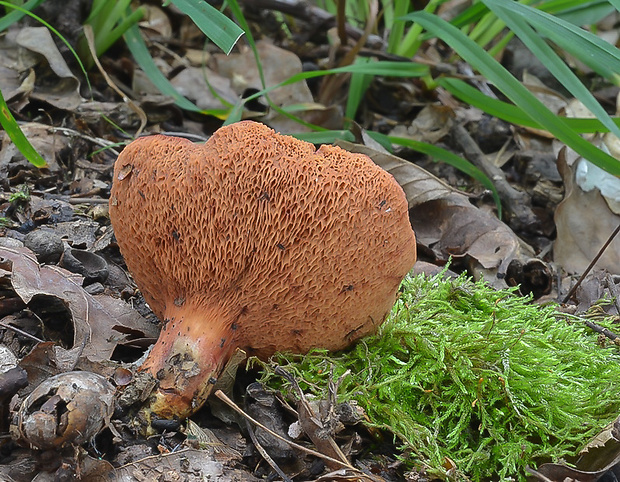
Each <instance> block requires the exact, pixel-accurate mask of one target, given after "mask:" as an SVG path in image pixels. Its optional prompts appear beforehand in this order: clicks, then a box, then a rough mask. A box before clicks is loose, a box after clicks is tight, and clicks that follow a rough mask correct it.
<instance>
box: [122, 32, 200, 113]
mask: <svg viewBox="0 0 620 482" xmlns="http://www.w3.org/2000/svg"><path fill="white" fill-rule="evenodd" d="M123 38H124V39H125V43H126V44H127V47H128V48H129V51H130V52H131V54H132V55H133V57H134V59H136V62H137V63H138V65H139V66H140V68H141V69H142V70H144V73H145V74H146V75H147V76H148V78H149V80H150V81H151V82H153V84H154V85H155V87H157V88H158V89H159V91H160V92H161V93H162V94H164V95H169V96H170V97H172V98H173V99H174V102H175V104H177V105H178V106H179V107H181V108H182V109H185V110H189V111H194V112H200V109H199V108H198V107H197V106H196V105H195V104H194V103H193V102H190V101H189V100H188V99H186V98H185V97H183V96H182V95H181V94H180V93H179V92H177V90H176V89H175V88H174V86H173V85H172V84H171V83H170V81H169V80H168V79H167V78H166V76H165V75H164V74H162V73H161V71H160V70H159V69H158V68H157V65H155V62H154V61H153V57H151V54H150V53H149V49H148V48H147V46H146V43H144V39H143V38H142V35H141V34H140V28H139V27H138V26H137V25H135V24H134V25H132V26H131V27H130V28H128V29H127V31H126V32H125V34H124V35H123Z"/></svg>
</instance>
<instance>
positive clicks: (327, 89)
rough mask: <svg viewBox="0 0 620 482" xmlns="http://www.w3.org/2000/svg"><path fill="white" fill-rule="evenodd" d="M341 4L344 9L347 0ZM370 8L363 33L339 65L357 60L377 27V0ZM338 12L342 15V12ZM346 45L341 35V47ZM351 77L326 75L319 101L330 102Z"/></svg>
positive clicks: (345, 64)
mask: <svg viewBox="0 0 620 482" xmlns="http://www.w3.org/2000/svg"><path fill="white" fill-rule="evenodd" d="M340 5H342V9H343V10H344V5H345V1H344V0H341V1H340V2H339V4H338V6H339V8H340ZM369 9H370V12H369V15H368V19H367V21H366V26H365V27H364V33H363V35H362V36H361V37H360V38H359V40H358V41H357V42H356V43H355V45H354V46H353V48H352V49H351V50H349V51H347V52H346V54H345V56H344V57H343V58H342V60H341V61H340V62H339V63H338V67H345V66H347V65H351V64H352V63H353V62H354V61H355V58H356V57H357V54H358V53H359V51H360V50H361V49H362V47H363V46H364V44H365V43H366V39H368V36H369V35H370V32H371V31H372V29H373V28H374V27H375V25H376V23H377V12H378V9H379V6H378V3H377V0H373V1H371V2H370V4H369ZM338 13H339V15H340V12H338ZM342 15H343V16H344V11H343V12H342ZM339 34H340V32H339ZM346 45H347V38H346V36H345V38H344V42H343V39H342V37H340V47H346ZM350 77H351V76H350V74H338V75H329V76H327V77H325V78H324V79H323V82H322V84H321V90H320V92H319V95H318V100H319V102H320V103H322V104H326V105H327V104H329V103H330V101H331V100H332V99H333V98H334V96H335V95H336V93H337V92H338V90H339V89H340V88H341V87H342V85H343V84H344V83H345V82H346V81H347V80H348V79H349V78H350Z"/></svg>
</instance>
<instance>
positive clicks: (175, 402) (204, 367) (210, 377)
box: [140, 306, 235, 419]
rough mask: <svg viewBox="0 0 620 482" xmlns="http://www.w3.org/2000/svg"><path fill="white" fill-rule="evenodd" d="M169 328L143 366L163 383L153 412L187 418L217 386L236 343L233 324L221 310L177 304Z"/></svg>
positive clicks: (153, 401) (168, 316)
mask: <svg viewBox="0 0 620 482" xmlns="http://www.w3.org/2000/svg"><path fill="white" fill-rule="evenodd" d="M165 323H166V324H165V327H164V329H162V331H161V333H160V335H159V339H158V340H157V343H156V344H155V345H154V346H153V348H152V350H151V352H150V353H149V355H148V357H147V358H146V360H145V361H144V363H143V364H142V366H141V367H140V370H142V371H147V372H149V373H150V374H151V375H153V377H154V378H156V379H157V380H158V382H159V386H158V388H157V389H156V390H155V391H154V392H153V394H152V398H151V402H150V404H149V407H148V412H150V413H149V414H148V415H147V416H148V418H149V419H150V418H152V417H151V414H153V415H156V416H157V417H160V418H170V419H171V418H180V419H183V418H186V417H188V416H189V415H191V414H192V413H194V412H195V411H196V410H198V409H199V408H200V407H201V406H202V405H203V403H204V402H205V400H206V399H207V397H208V396H209V394H210V393H211V390H212V389H213V385H214V383H215V382H216V381H217V378H218V377H219V375H220V373H221V372H222V370H223V369H224V365H225V364H226V362H227V361H228V359H229V358H230V356H231V355H232V353H233V351H234V349H235V344H234V342H233V335H234V330H233V328H231V326H233V324H232V322H228V321H227V317H226V316H222V314H221V313H220V311H219V310H216V309H204V308H200V309H199V308H194V307H192V306H183V307H177V306H172V307H171V308H167V309H166V317H165Z"/></svg>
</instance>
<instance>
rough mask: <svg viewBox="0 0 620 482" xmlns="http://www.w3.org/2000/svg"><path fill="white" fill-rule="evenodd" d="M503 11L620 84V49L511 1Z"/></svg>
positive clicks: (505, 5) (586, 32)
mask: <svg viewBox="0 0 620 482" xmlns="http://www.w3.org/2000/svg"><path fill="white" fill-rule="evenodd" d="M501 8H503V9H505V10H507V11H509V12H510V13H511V14H512V15H513V16H514V15H517V16H519V17H520V18H523V19H525V20H526V21H527V22H528V23H529V24H530V25H532V26H533V27H534V28H535V29H536V30H537V31H538V33H539V34H542V35H544V36H546V37H547V38H549V40H551V41H553V42H554V43H556V44H557V45H559V46H560V47H561V48H562V49H564V50H565V51H566V52H568V53H570V54H571V55H573V56H575V57H576V58H578V59H579V60H581V61H582V62H583V63H585V64H586V65H587V66H588V67H590V68H591V69H592V70H594V71H595V72H596V73H598V74H599V75H601V76H603V77H605V78H606V79H610V80H615V81H616V83H619V81H620V49H618V48H616V47H615V46H613V45H611V44H610V43H608V42H606V41H605V40H603V39H601V38H599V37H597V36H596V35H594V34H592V33H590V32H588V31H587V30H584V29H582V28H579V27H577V26H575V25H573V24H572V23H570V22H567V21H565V20H562V19H561V18H558V17H557V16H553V15H550V14H548V13H546V12H542V11H540V10H537V9H534V8H529V7H526V6H524V5H519V4H518V3H512V2H505V3H504V2H502V3H501Z"/></svg>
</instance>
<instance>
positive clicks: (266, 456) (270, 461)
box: [245, 419, 293, 482]
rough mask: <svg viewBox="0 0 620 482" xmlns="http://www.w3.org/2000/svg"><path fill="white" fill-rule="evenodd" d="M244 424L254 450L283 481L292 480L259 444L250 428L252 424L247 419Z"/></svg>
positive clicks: (289, 481) (288, 481) (290, 481)
mask: <svg viewBox="0 0 620 482" xmlns="http://www.w3.org/2000/svg"><path fill="white" fill-rule="evenodd" d="M245 426H246V428H247V430H248V433H249V434H250V438H251V439H252V443H253V444H254V446H255V447H256V450H258V452H259V453H260V454H261V456H262V457H263V459H265V461H266V462H267V463H268V464H269V465H270V467H271V468H272V469H273V470H275V471H276V472H277V474H278V475H279V476H280V477H281V478H282V480H283V481H284V482H293V481H292V480H291V479H289V478H288V477H287V475H286V474H285V473H284V471H283V470H282V469H281V468H280V467H278V464H276V462H275V461H274V460H273V459H272V458H271V457H270V456H269V454H268V453H267V451H266V450H265V449H264V448H263V446H262V445H261V444H260V442H259V441H258V438H257V437H256V434H255V433H254V429H253V428H252V424H251V423H250V421H249V420H247V419H246V421H245Z"/></svg>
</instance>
